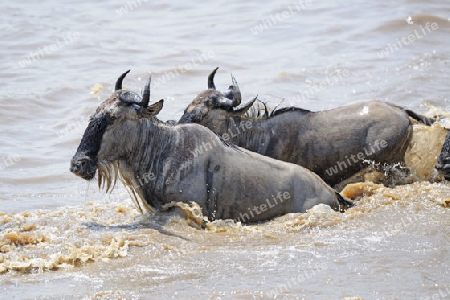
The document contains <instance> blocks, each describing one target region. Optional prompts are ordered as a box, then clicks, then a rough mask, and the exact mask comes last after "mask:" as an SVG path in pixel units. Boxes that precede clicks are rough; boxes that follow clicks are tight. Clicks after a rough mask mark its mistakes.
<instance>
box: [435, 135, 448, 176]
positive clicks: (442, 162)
mask: <svg viewBox="0 0 450 300" xmlns="http://www.w3.org/2000/svg"><path fill="white" fill-rule="evenodd" d="M436 170H438V172H439V173H441V174H442V175H444V177H445V179H446V180H450V131H449V132H448V133H447V136H446V137H445V142H444V145H443V146H442V149H441V154H439V156H438V160H437V163H436Z"/></svg>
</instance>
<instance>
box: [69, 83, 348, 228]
mask: <svg viewBox="0 0 450 300" xmlns="http://www.w3.org/2000/svg"><path fill="white" fill-rule="evenodd" d="M119 79H120V78H119ZM122 79H123V78H122ZM149 85H150V81H148V83H147V85H146V87H145V89H144V95H146V93H147V95H149V94H150V86H149ZM123 93H124V91H122V90H118V91H116V92H115V93H114V94H113V95H112V96H111V97H110V98H109V99H107V100H106V101H105V102H103V103H102V104H101V105H100V106H99V108H98V109H97V111H96V112H95V114H94V115H93V116H92V118H91V123H90V124H89V126H88V128H87V129H86V133H85V136H83V138H82V141H81V144H80V146H79V147H78V151H77V153H76V154H75V155H74V157H73V159H72V162H71V168H70V169H71V171H72V172H73V173H75V174H76V175H78V176H80V177H82V178H84V179H91V178H93V177H94V174H95V170H96V169H97V170H98V173H99V178H98V179H99V184H100V183H102V182H103V183H104V184H106V186H107V189H109V187H110V186H111V184H112V182H114V181H115V180H116V178H117V177H119V178H121V180H122V181H123V183H124V184H125V186H126V187H127V188H128V190H129V192H130V194H131V196H132V199H133V200H134V201H135V202H136V204H137V206H138V207H139V209H140V210H141V211H142V212H144V211H149V210H152V209H160V208H161V207H162V206H163V205H165V204H168V203H170V202H172V201H175V202H178V201H181V202H185V203H190V202H197V203H198V204H199V205H200V207H201V208H202V210H203V214H204V215H205V216H208V218H209V219H210V220H214V219H234V220H239V221H242V222H257V221H263V220H267V219H271V218H273V217H275V216H279V215H282V214H285V213H290V212H305V211H306V210H307V209H309V208H311V207H313V206H314V205H316V204H319V203H324V204H327V205H329V206H331V207H332V208H333V209H335V210H338V209H339V206H340V204H341V206H350V205H352V203H351V202H349V201H347V200H345V199H344V198H342V197H341V196H340V195H339V194H338V193H336V192H335V191H334V190H333V189H331V188H330V187H329V186H328V185H327V184H326V183H325V182H323V180H321V179H320V178H319V177H318V176H317V175H315V174H313V173H312V172H310V171H308V170H306V169H305V168H302V167H300V166H297V165H295V164H289V163H286V162H280V161H277V160H274V159H272V158H269V157H266V156H262V155H259V154H257V153H253V152H250V151H247V150H245V149H242V148H238V147H236V146H234V145H230V144H227V143H225V142H224V141H223V140H221V139H220V138H219V137H218V136H217V135H215V134H214V133H213V132H211V131H210V130H208V129H207V128H205V127H203V126H201V125H197V124H177V125H171V126H169V125H166V124H163V123H162V122H159V121H157V119H156V118H155V115H156V114H157V113H158V112H159V110H160V109H161V107H162V101H160V102H157V103H156V104H153V105H151V106H149V107H147V106H146V105H143V104H145V102H146V97H145V96H143V99H140V97H139V98H137V100H136V102H130V101H129V98H126V99H125V101H124V100H123V99H122V97H121V95H123ZM233 98H235V97H234V96H232V97H231V101H233ZM147 104H148V102H147ZM97 120H98V121H97ZM103 120H106V121H103ZM97 122H98V123H101V124H106V128H100V130H99V132H98V133H95V134H90V133H91V132H96V127H95V124H96V123H97ZM104 122H106V123H104ZM93 124H94V125H93ZM91 127H92V128H91ZM92 145H94V146H92ZM86 160H89V165H88V164H86V163H84V164H83V161H86Z"/></svg>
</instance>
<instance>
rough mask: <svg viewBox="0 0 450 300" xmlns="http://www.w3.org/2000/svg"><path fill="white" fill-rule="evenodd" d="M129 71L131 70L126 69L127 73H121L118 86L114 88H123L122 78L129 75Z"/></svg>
mask: <svg viewBox="0 0 450 300" xmlns="http://www.w3.org/2000/svg"><path fill="white" fill-rule="evenodd" d="M128 73H130V70H128V71H126V72H125V73H123V74H122V75H120V77H119V78H117V81H116V87H115V88H114V89H115V90H116V91H117V90H121V89H122V80H123V79H124V78H125V77H126V76H127V74H128Z"/></svg>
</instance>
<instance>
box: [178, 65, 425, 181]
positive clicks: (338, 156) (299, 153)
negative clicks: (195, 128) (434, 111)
mask: <svg viewBox="0 0 450 300" xmlns="http://www.w3.org/2000/svg"><path fill="white" fill-rule="evenodd" d="M216 70H217V69H216ZM216 70H214V72H213V73H211V75H210V76H209V78H208V87H209V89H208V90H206V91H203V92H202V93H200V94H199V95H198V96H197V97H196V98H195V99H194V100H193V101H192V103H191V104H190V105H189V106H188V107H187V108H186V110H185V111H184V115H183V116H182V117H181V119H180V121H179V122H180V123H190V122H193V123H199V124H202V125H203V126H206V127H207V128H209V129H211V130H212V131H214V132H215V133H216V134H218V135H220V136H222V138H224V139H226V140H229V141H231V142H233V143H234V144H236V145H237V146H240V147H244V148H246V149H248V150H250V151H254V152H258V153H260V154H262V155H266V156H269V157H272V158H275V159H279V160H283V161H286V162H291V163H295V164H298V165H300V166H303V167H305V168H307V169H309V170H311V171H313V172H314V173H316V174H318V175H319V176H320V177H321V178H322V179H323V180H325V182H327V183H329V184H331V185H333V184H337V183H339V182H341V181H342V180H344V179H347V178H349V177H350V176H352V175H354V174H355V173H357V172H358V171H361V170H362V169H363V168H365V167H367V163H364V160H370V161H375V162H378V163H387V164H390V163H397V162H403V161H404V155H405V151H406V149H407V146H408V143H409V141H410V139H411V137H412V125H411V121H410V119H409V117H412V118H414V119H417V120H418V121H420V122H423V123H426V124H431V123H432V122H433V120H431V119H428V118H426V117H423V116H419V115H417V114H415V113H414V112H412V111H410V110H407V109H404V108H402V107H399V106H396V105H394V104H391V103H387V102H382V101H365V102H359V103H354V104H350V105H347V106H343V107H339V108H336V109H332V110H327V111H320V112H311V111H308V110H304V109H300V108H296V107H287V108H283V109H278V110H275V111H273V112H271V113H270V114H269V112H268V111H266V113H265V114H262V116H261V117H252V116H249V114H248V113H247V111H248V109H249V108H250V107H252V104H253V101H254V100H252V101H250V102H249V103H248V104H247V105H245V106H244V107H243V108H240V109H236V108H235V106H234V105H230V106H227V107H224V106H223V105H216V103H218V102H221V100H220V99H221V98H226V97H225V95H223V93H221V92H219V91H216V90H215V89H214V88H212V87H214V83H213V78H214V74H215V71H216ZM237 90H239V89H238V88H237ZM256 111H260V110H259V109H256Z"/></svg>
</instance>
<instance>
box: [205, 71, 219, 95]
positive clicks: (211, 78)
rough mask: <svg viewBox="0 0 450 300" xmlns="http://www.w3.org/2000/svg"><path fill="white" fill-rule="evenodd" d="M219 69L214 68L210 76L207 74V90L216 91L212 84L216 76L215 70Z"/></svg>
mask: <svg viewBox="0 0 450 300" xmlns="http://www.w3.org/2000/svg"><path fill="white" fill-rule="evenodd" d="M218 69H219V67H216V68H215V69H214V70H213V71H212V72H211V74H209V76H208V89H211V90H215V89H216V85H215V84H214V76H215V75H216V72H217V70H218Z"/></svg>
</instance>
